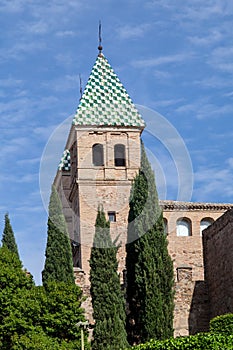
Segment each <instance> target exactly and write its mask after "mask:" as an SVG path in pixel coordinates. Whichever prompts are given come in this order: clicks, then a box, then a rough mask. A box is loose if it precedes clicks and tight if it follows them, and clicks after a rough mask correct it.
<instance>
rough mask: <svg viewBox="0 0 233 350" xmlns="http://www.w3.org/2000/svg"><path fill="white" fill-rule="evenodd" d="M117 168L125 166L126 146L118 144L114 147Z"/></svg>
mask: <svg viewBox="0 0 233 350" xmlns="http://www.w3.org/2000/svg"><path fill="white" fill-rule="evenodd" d="M114 159H115V166H125V163H126V162H125V146H124V145H121V144H117V145H115V146H114Z"/></svg>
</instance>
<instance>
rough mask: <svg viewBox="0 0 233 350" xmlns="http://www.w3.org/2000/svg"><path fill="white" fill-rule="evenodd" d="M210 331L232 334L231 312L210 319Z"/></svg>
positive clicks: (232, 318)
mask: <svg viewBox="0 0 233 350" xmlns="http://www.w3.org/2000/svg"><path fill="white" fill-rule="evenodd" d="M210 331H211V332H212V333H221V334H224V335H226V336H227V335H233V314H225V315H221V316H217V317H215V318H213V319H212V320H211V321H210Z"/></svg>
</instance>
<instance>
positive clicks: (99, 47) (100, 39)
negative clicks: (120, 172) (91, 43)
mask: <svg viewBox="0 0 233 350" xmlns="http://www.w3.org/2000/svg"><path fill="white" fill-rule="evenodd" d="M101 29H102V28H101V21H99V46H98V50H99V55H100V54H101V52H102V50H103V47H102V45H101V44H102V37H101Z"/></svg>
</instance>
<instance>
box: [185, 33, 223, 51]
mask: <svg viewBox="0 0 233 350" xmlns="http://www.w3.org/2000/svg"><path fill="white" fill-rule="evenodd" d="M222 38H223V35H222V33H220V31H219V30H216V29H214V30H212V31H211V32H210V33H209V34H206V35H202V36H201V35H195V36H189V37H188V39H189V40H190V42H191V43H192V44H194V45H197V46H204V47H206V46H210V45H213V44H215V43H216V42H219V41H220V40H221V39H222Z"/></svg>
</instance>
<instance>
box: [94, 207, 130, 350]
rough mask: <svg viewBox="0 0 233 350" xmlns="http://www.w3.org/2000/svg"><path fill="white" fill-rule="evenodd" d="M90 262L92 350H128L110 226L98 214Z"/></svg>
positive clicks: (123, 308) (102, 215) (114, 247)
mask: <svg viewBox="0 0 233 350" xmlns="http://www.w3.org/2000/svg"><path fill="white" fill-rule="evenodd" d="M95 226H96V232H95V236H94V242H93V247H92V250H91V258H90V267H91V270H90V282H91V296H92V305H93V316H94V319H95V322H96V323H95V328H94V332H93V336H94V340H93V342H92V350H108V349H109V350H110V349H111V350H117V349H124V348H125V347H127V345H128V344H127V341H126V331H125V307H124V298H123V294H122V291H121V287H120V280H119V276H118V273H117V267H118V266H117V265H118V264H117V259H116V254H117V247H116V245H115V244H114V243H113V242H112V240H111V236H110V223H109V222H107V221H106V219H105V215H104V212H103V210H98V215H97V218H96V225H95Z"/></svg>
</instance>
